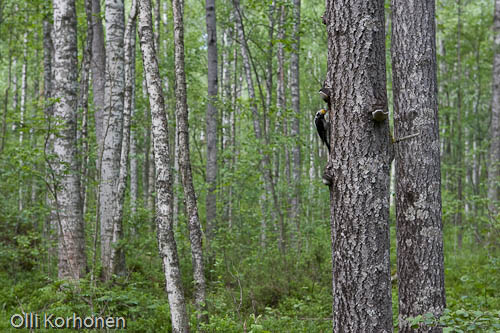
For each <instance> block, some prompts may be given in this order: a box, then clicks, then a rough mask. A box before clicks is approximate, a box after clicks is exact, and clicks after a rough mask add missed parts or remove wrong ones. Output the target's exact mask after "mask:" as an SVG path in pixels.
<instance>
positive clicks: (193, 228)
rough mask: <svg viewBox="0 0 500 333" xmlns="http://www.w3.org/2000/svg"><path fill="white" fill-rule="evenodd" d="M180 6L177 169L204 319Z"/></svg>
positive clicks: (178, 2) (179, 1)
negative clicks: (179, 175) (180, 181)
mask: <svg viewBox="0 0 500 333" xmlns="http://www.w3.org/2000/svg"><path fill="white" fill-rule="evenodd" d="M183 7H184V3H183V0H172V10H173V18H174V43H175V53H174V58H175V79H176V86H175V88H176V89H175V95H176V111H177V112H176V119H177V135H178V136H179V137H178V139H179V169H180V173H181V179H182V186H183V188H184V203H185V206H186V211H187V214H188V227H189V239H190V241H191V255H192V261H193V277H194V285H195V291H194V300H195V304H196V310H197V311H198V313H197V317H198V319H199V320H205V318H203V317H204V315H203V311H204V309H205V298H206V296H205V294H206V283H205V273H204V263H203V246H202V239H203V235H202V231H201V223H200V218H199V215H198V206H197V200H196V193H195V189H194V185H193V175H192V171H191V159H190V156H189V123H188V107H187V100H186V98H187V96H186V74H185V70H184V23H183V16H184V8H183Z"/></svg>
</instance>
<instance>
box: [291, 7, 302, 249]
mask: <svg viewBox="0 0 500 333" xmlns="http://www.w3.org/2000/svg"><path fill="white" fill-rule="evenodd" d="M292 39H293V40H294V43H293V44H292V54H291V56H290V71H291V76H290V92H291V94H292V109H293V112H294V117H293V118H292V127H291V131H290V136H291V137H292V139H293V140H294V144H293V148H292V161H293V164H292V165H293V167H292V177H293V180H292V182H293V185H292V186H293V194H292V200H291V206H292V207H291V208H292V209H291V211H290V220H291V221H293V222H294V223H295V234H296V242H297V248H298V249H299V251H300V182H301V177H300V175H301V163H300V142H301V140H300V116H301V113H300V82H299V78H300V68H299V53H300V0H294V1H293V35H292Z"/></svg>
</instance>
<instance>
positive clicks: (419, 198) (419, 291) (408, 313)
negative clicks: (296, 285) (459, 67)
mask: <svg viewBox="0 0 500 333" xmlns="http://www.w3.org/2000/svg"><path fill="white" fill-rule="evenodd" d="M391 7H392V43H391V53H392V72H393V88H394V89H393V90H394V124H395V126H394V130H395V136H396V137H405V136H408V135H412V134H414V133H419V135H418V136H416V137H414V138H412V139H409V140H405V141H401V142H399V143H396V145H397V146H396V148H395V153H396V154H395V162H396V193H397V196H396V229H397V262H398V289H399V293H398V297H399V332H441V331H442V329H441V328H438V327H434V328H430V327H428V326H421V327H420V328H418V329H412V328H411V327H410V325H409V323H408V321H407V318H408V317H415V316H417V315H423V314H425V313H428V312H430V313H432V314H434V315H435V316H436V317H439V316H440V315H441V314H442V312H443V310H444V308H445V305H446V304H445V294H444V259H443V224H442V221H441V165H440V152H439V148H440V147H439V146H440V144H439V124H438V103H437V65H436V30H435V3H434V0H426V1H421V2H420V3H419V4H418V6H417V5H416V4H414V3H411V2H408V1H405V0H392V3H391Z"/></svg>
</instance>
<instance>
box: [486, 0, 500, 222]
mask: <svg viewBox="0 0 500 333" xmlns="http://www.w3.org/2000/svg"><path fill="white" fill-rule="evenodd" d="M493 26H494V43H493V46H494V50H495V55H494V58H493V87H492V90H493V92H492V95H491V127H490V131H491V143H490V154H489V155H490V156H489V157H490V161H489V168H488V207H489V211H490V214H491V216H493V217H495V216H496V215H497V214H498V189H499V187H498V183H499V180H498V177H499V174H500V0H495V15H494V18H493Z"/></svg>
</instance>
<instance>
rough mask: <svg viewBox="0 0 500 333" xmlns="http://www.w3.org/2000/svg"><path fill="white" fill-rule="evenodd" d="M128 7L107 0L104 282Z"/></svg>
mask: <svg viewBox="0 0 500 333" xmlns="http://www.w3.org/2000/svg"><path fill="white" fill-rule="evenodd" d="M124 24H125V23H124V5H123V0H106V86H105V111H104V128H103V130H104V141H103V151H102V165H101V183H100V188H99V190H100V193H99V199H100V203H99V210H100V213H99V215H100V223H101V263H102V278H103V280H104V281H108V280H110V279H111V276H112V274H113V270H114V266H115V262H114V261H113V259H114V258H115V257H114V256H113V245H114V244H115V243H114V242H113V228H114V225H113V216H114V213H115V209H114V208H115V205H116V201H117V180H118V177H119V170H120V153H121V145H122V126H123V98H124V50H123V34H124V28H125V27H124Z"/></svg>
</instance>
